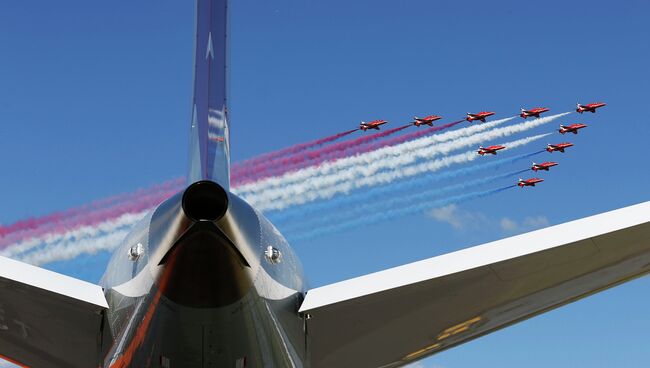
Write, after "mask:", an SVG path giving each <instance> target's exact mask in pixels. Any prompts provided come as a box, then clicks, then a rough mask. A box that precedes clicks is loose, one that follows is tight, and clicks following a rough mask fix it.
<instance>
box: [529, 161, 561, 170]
mask: <svg viewBox="0 0 650 368" xmlns="http://www.w3.org/2000/svg"><path fill="white" fill-rule="evenodd" d="M557 165H558V164H557V162H553V161H548V162H542V163H541V164H536V163H534V162H533V166H532V167H531V168H530V169H531V170H533V171H539V170H544V171H549V169H550V168H551V167H553V166H557Z"/></svg>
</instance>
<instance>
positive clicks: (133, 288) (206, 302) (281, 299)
mask: <svg viewBox="0 0 650 368" xmlns="http://www.w3.org/2000/svg"><path fill="white" fill-rule="evenodd" d="M102 284H103V286H104V287H105V289H106V290H107V293H106V298H107V301H108V304H109V311H108V313H107V323H108V325H107V327H108V331H107V333H108V334H109V335H110V337H111V339H112V341H113V344H112V346H108V345H107V348H109V350H108V351H106V356H105V360H104V367H149V366H151V367H158V366H162V367H165V366H167V367H187V368H192V367H271V366H273V367H302V366H304V363H303V362H304V361H305V357H306V346H305V334H304V328H303V323H304V321H303V320H302V319H301V318H300V317H299V315H298V312H297V310H298V307H299V306H300V304H301V302H302V299H303V295H304V291H305V284H304V281H303V273H302V268H301V266H300V263H299V262H298V260H297V258H296V257H295V255H294V254H293V252H292V250H291V248H290V247H289V245H288V244H287V242H286V241H285V240H284V238H283V237H282V235H280V233H279V232H278V231H277V230H276V229H275V228H274V227H273V225H271V223H270V222H268V221H267V220H266V219H265V218H264V217H263V216H262V215H261V214H260V213H258V212H256V211H255V210H254V209H252V208H251V207H250V206H249V205H248V204H246V203H245V202H244V201H242V200H241V199H239V198H238V197H237V196H235V195H233V194H232V193H226V192H225V191H224V190H223V189H222V188H221V186H219V185H218V184H216V183H214V182H210V181H204V182H197V183H195V184H193V185H191V186H190V187H189V188H188V189H187V190H186V191H185V192H184V193H179V194H177V195H175V196H173V197H172V198H170V199H168V200H167V201H165V202H164V203H162V204H161V205H160V206H158V207H157V208H156V209H155V210H154V211H153V212H152V213H151V214H150V215H149V216H147V217H146V218H145V219H143V220H142V221H141V222H140V224H139V225H137V226H136V227H135V229H134V231H133V232H132V233H131V234H130V235H129V236H127V238H126V239H125V241H124V243H123V244H122V246H121V247H120V248H119V249H118V250H117V251H116V252H115V254H114V256H113V258H112V260H111V262H110V264H109V266H108V271H107V273H106V275H105V276H104V278H103V280H102ZM158 362H163V363H162V365H157V364H158ZM165 362H166V363H165ZM154 363H155V364H154ZM165 364H166V365H165Z"/></svg>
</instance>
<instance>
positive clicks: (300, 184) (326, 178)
mask: <svg viewBox="0 0 650 368" xmlns="http://www.w3.org/2000/svg"><path fill="white" fill-rule="evenodd" d="M567 114H569V113H568V112H567V113H562V114H557V115H553V116H548V117H545V118H540V119H535V120H532V121H529V122H524V123H520V124H516V125H512V126H507V127H503V128H498V129H494V130H489V131H486V132H482V133H478V134H473V135H469V136H463V137H462V138H459V139H455V140H453V141H451V142H448V143H444V144H434V143H440V142H434V141H432V138H434V137H436V136H432V137H426V138H422V139H425V140H426V143H427V145H425V146H421V143H422V142H418V141H421V140H422V139H419V140H416V141H413V142H406V143H403V144H400V145H397V146H393V147H386V148H385V149H380V150H377V151H375V152H369V153H367V154H364V155H360V156H352V157H348V158H344V159H341V160H337V161H335V162H332V163H328V164H324V165H322V166H319V167H310V168H306V169H303V170H300V171H298V172H294V173H289V174H287V175H283V176H281V177H278V178H275V179H276V180H277V183H274V184H273V185H271V186H267V185H265V184H264V183H263V182H264V180H262V181H260V182H258V183H257V185H256V186H255V188H253V189H254V191H252V192H246V191H242V190H241V188H237V192H238V193H239V194H241V195H243V196H244V197H246V199H247V200H248V201H249V202H251V203H256V204H257V203H265V202H268V201H272V200H279V201H281V200H282V199H283V198H285V197H286V196H285V195H286V194H287V193H288V194H289V195H290V196H294V195H301V194H303V193H305V192H306V191H312V190H316V191H317V190H323V189H325V188H327V187H330V186H334V185H337V184H339V183H341V182H345V181H350V180H356V179H357V178H360V177H365V176H369V175H373V174H374V173H376V172H377V171H379V170H381V169H384V168H385V169H391V168H395V167H398V166H400V165H405V164H409V163H412V162H414V161H416V160H418V159H421V158H424V159H429V158H431V157H433V156H435V155H438V154H445V153H449V152H451V151H453V150H455V149H460V148H463V147H467V146H471V145H475V144H479V143H481V142H485V141H490V140H492V139H496V138H501V137H505V136H508V135H512V134H516V133H520V132H524V131H527V130H530V129H534V128H536V127H538V126H541V125H543V124H547V123H549V122H551V121H553V120H555V119H558V118H560V117H562V116H565V115H567ZM449 133H453V132H449ZM445 134H447V133H445ZM445 134H441V136H442V135H445ZM309 175H310V176H309ZM296 177H301V178H302V180H300V181H297V180H296ZM283 181H284V184H279V183H282V182H283Z"/></svg>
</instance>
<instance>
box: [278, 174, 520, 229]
mask: <svg viewBox="0 0 650 368" xmlns="http://www.w3.org/2000/svg"><path fill="white" fill-rule="evenodd" d="M516 186H517V185H509V186H507V187H503V188H498V189H492V190H486V191H480V192H472V193H466V194H461V195H457V196H454V197H449V198H442V199H435V200H427V201H419V202H417V203H411V204H410V205H407V206H403V207H401V208H397V209H396V208H394V207H393V208H390V207H386V208H381V209H380V208H379V207H380V206H377V208H376V209H375V210H374V212H372V213H368V214H367V215H364V217H363V218H356V219H353V220H350V221H347V222H341V223H337V224H333V225H329V226H323V227H319V228H315V229H309V230H306V231H303V232H297V233H293V234H291V233H288V235H289V236H288V238H289V240H291V241H300V240H309V239H313V238H315V237H318V236H321V235H325V234H331V233H337V232H340V231H343V230H347V229H351V228H355V227H358V226H361V225H364V224H367V223H378V222H382V221H388V220H392V219H395V218H399V217H403V216H407V215H411V214H414V213H419V212H422V211H425V210H428V209H432V208H436V207H442V206H447V205H450V204H452V203H461V202H466V201H469V200H472V199H478V198H482V197H486V196H489V195H493V194H497V193H500V192H503V191H505V190H508V189H510V188H515V187H516Z"/></svg>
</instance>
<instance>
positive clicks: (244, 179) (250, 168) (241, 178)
mask: <svg viewBox="0 0 650 368" xmlns="http://www.w3.org/2000/svg"><path fill="white" fill-rule="evenodd" d="M410 126H413V124H407V125H403V126H400V127H397V128H393V129H388V130H386V131H384V132H380V133H375V134H372V135H367V136H363V137H359V138H357V139H353V140H349V141H345V142H340V143H336V144H332V145H329V146H325V147H323V148H320V149H318V150H314V151H311V152H307V153H306V155H304V156H294V157H292V158H288V160H292V159H295V160H297V161H300V160H303V157H311V158H316V157H320V156H322V155H326V154H329V153H332V152H338V151H344V150H346V149H348V148H350V147H357V146H359V145H362V144H366V143H369V142H373V141H376V140H378V139H381V138H383V137H388V136H389V135H392V134H395V133H397V132H399V131H402V130H404V129H406V128H408V127H410ZM267 165H268V163H267V162H259V163H256V164H254V165H247V167H245V168H242V169H241V171H239V172H238V173H237V176H236V177H235V182H236V183H237V184H243V183H248V182H252V181H254V180H256V179H258V177H257V176H256V174H255V173H256V172H263V171H264V169H265V167H266V166H267Z"/></svg>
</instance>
